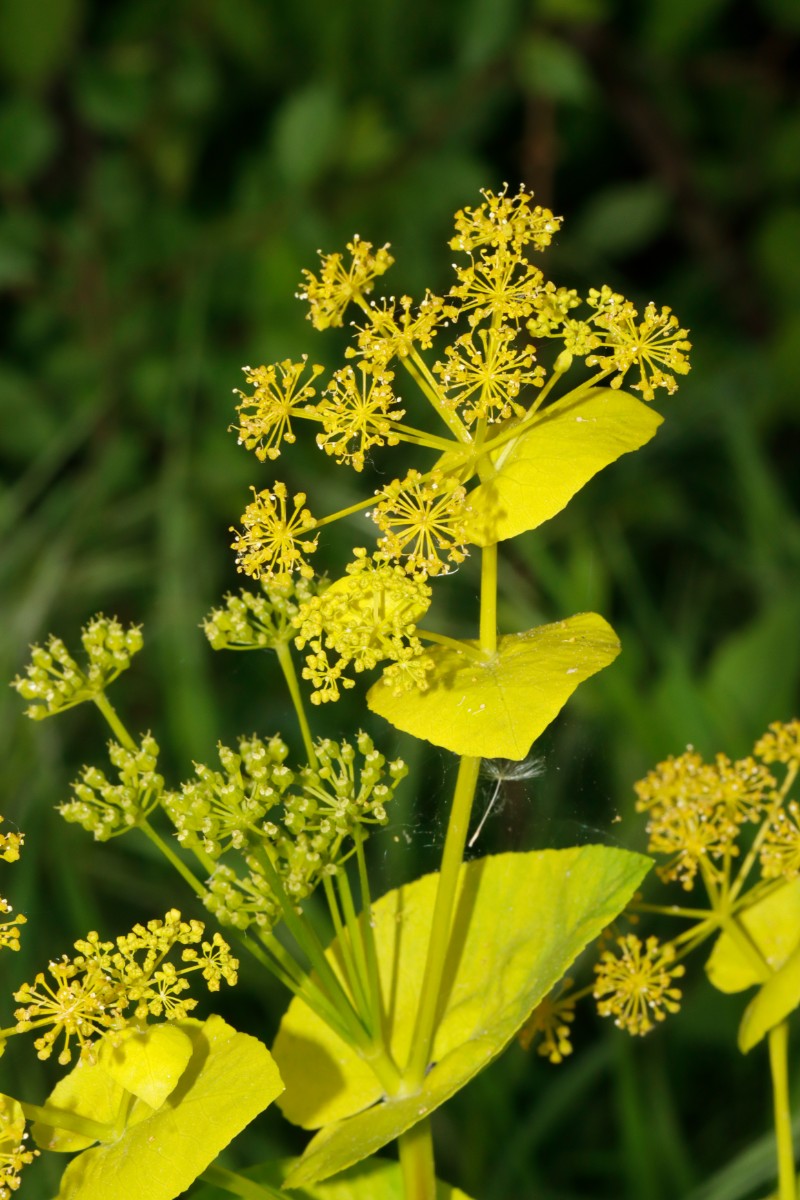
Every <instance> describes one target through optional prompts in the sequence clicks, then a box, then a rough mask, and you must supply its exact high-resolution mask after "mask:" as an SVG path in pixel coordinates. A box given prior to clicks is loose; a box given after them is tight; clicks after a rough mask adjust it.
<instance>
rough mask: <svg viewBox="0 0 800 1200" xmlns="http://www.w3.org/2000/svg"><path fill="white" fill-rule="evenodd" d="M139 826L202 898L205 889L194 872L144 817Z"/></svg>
mask: <svg viewBox="0 0 800 1200" xmlns="http://www.w3.org/2000/svg"><path fill="white" fill-rule="evenodd" d="M139 828H140V829H141V831H142V833H143V834H144V835H145V837H146V838H148V839H149V840H150V841H151V842H152V843H153V845H154V846H157V847H158V849H159V850H160V851H161V853H162V854H163V855H164V857H165V858H166V859H167V861H168V862H169V863H170V864H171V866H173V867H174V868H175V870H176V871H177V872H178V874H179V875H180V876H181V877H182V878H183V879H184V880H185V881H186V882H187V883H188V885H189V887H190V888H191V889H192V891H193V892H194V894H195V895H196V896H199V897H200V898H201V899H202V898H203V896H205V894H206V889H205V888H204V887H203V885H202V883H201V882H200V880H199V879H198V878H197V876H196V875H195V874H194V872H193V871H191V870H190V869H189V867H187V865H186V863H185V862H183V860H182V859H181V858H179V857H178V855H177V854H176V853H175V851H174V850H173V849H172V847H171V846H170V845H169V843H168V842H165V841H164V839H163V838H162V837H161V835H160V834H158V833H156V831H155V829H153V826H152V825H151V824H150V822H149V821H148V820H146V819H145V820H142V821H140V822H139Z"/></svg>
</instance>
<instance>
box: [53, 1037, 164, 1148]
mask: <svg viewBox="0 0 800 1200" xmlns="http://www.w3.org/2000/svg"><path fill="white" fill-rule="evenodd" d="M124 1095H125V1089H124V1088H123V1087H122V1086H121V1085H120V1084H119V1083H117V1081H116V1080H115V1079H112V1078H111V1076H110V1075H109V1074H108V1072H107V1071H104V1070H103V1069H102V1067H100V1066H98V1064H97V1063H92V1062H89V1061H88V1060H87V1059H80V1060H79V1061H78V1063H77V1065H76V1066H74V1067H73V1069H72V1070H71V1071H70V1073H69V1074H68V1075H65V1076H64V1078H63V1079H59V1081H58V1083H57V1084H56V1085H55V1087H54V1088H53V1090H52V1092H51V1093H50V1095H49V1096H48V1097H47V1105H48V1107H49V1108H53V1109H62V1110H63V1111H65V1112H69V1113H73V1114H74V1115H76V1116H79V1117H89V1118H90V1120H92V1121H99V1122H100V1123H101V1124H105V1125H108V1126H113V1124H114V1121H115V1119H116V1116H117V1113H118V1112H119V1111H120V1105H121V1104H122V1102H123V1099H124ZM134 1107H135V1108H136V1109H137V1113H138V1112H139V1111H142V1110H143V1109H144V1107H145V1106H144V1105H143V1104H142V1105H141V1107H140V1106H139V1105H135V1106H134ZM147 1107H148V1109H149V1106H147ZM31 1134H32V1135H33V1140H34V1141H35V1142H36V1145H37V1146H41V1147H42V1149H43V1150H56V1151H58V1152H60V1153H65V1154H74V1153H75V1151H77V1150H85V1149H86V1147H87V1146H91V1145H93V1144H94V1142H95V1141H96V1140H97V1139H96V1138H94V1137H84V1136H82V1135H81V1134H79V1133H73V1132H71V1131H70V1130H68V1129H58V1128H54V1127H53V1126H52V1125H45V1124H44V1123H43V1122H40V1121H36V1122H34V1124H33V1125H32V1126H31Z"/></svg>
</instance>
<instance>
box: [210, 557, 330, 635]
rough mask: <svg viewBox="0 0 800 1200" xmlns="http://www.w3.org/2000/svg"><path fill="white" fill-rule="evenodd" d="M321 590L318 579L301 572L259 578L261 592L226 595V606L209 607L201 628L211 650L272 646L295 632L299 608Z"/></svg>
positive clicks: (241, 592)
mask: <svg viewBox="0 0 800 1200" xmlns="http://www.w3.org/2000/svg"><path fill="white" fill-rule="evenodd" d="M319 590H320V584H319V582H318V581H315V582H311V581H309V580H308V579H305V578H304V577H303V576H302V575H297V576H291V575H273V576H264V577H262V579H261V593H260V594H257V593H256V592H247V591H244V590H243V591H240V593H239V595H238V596H232V595H228V596H226V597H225V607H224V608H215V609H212V610H211V612H210V613H209V615H208V616H207V617H206V619H205V621H204V622H203V631H204V633H205V635H206V637H207V638H208V640H209V642H210V643H211V646H212V648H213V649H214V650H274V649H275V647H276V646H278V645H281V644H282V645H287V644H288V643H289V642H291V640H292V639H293V637H294V636H295V633H296V630H295V628H294V621H295V618H296V617H297V614H298V613H299V611H300V608H301V606H302V605H303V604H306V603H307V602H308V601H309V600H310V599H311V597H312V596H315V595H316V594H317V593H318V592H319Z"/></svg>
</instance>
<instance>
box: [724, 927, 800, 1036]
mask: <svg viewBox="0 0 800 1200" xmlns="http://www.w3.org/2000/svg"><path fill="white" fill-rule="evenodd" d="M798 1005H800V945H799V946H798V947H797V949H796V950H795V951H794V953H793V954H791V955H790V956H789V958H788V959H787V960H786V962H785V963H784V964H783V966H782V967H781V969H780V970H779V971H776V972H775V974H774V975H773V976H772V978H771V979H769V980H768V981H767V982H766V983H765V984H764V986H763V987H762V988H759V990H758V992H757V993H756V995H755V996H754V998H753V999H752V1000H751V1001H750V1003H749V1005H748V1006H747V1008H746V1009H745V1014H744V1016H743V1017H742V1023H741V1025H740V1026H739V1049H740V1050H741V1052H742V1054H747V1051H748V1050H752V1049H753V1046H757V1045H758V1043H759V1042H760V1041H761V1039H762V1038H763V1037H766V1035H767V1034H768V1033H769V1031H770V1029H772V1028H773V1027H774V1026H775V1025H779V1024H780V1023H781V1021H784V1020H785V1019H786V1017H788V1015H789V1013H791V1012H794V1010H795V1009H796V1008H797V1007H798Z"/></svg>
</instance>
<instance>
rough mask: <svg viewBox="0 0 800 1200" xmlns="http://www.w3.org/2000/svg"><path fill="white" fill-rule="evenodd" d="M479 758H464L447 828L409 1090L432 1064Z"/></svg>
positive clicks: (408, 1073)
mask: <svg viewBox="0 0 800 1200" xmlns="http://www.w3.org/2000/svg"><path fill="white" fill-rule="evenodd" d="M480 765H481V760H480V759H479V758H466V757H464V758H462V759H461V762H460V763H459V767H458V778H457V779H456V787H455V792H454V794H453V806H452V808H451V810H450V820H449V821H448V825H447V837H446V838H445V843H444V851H443V853H442V866H441V870H440V872H439V883H438V886H437V889H436V901H435V903H434V907H433V920H432V922H431V934H430V941H429V942H428V958H427V961H426V963H425V974H424V977H423V980H422V988H421V993H420V1003H419V1009H418V1010H417V1021H416V1025H415V1028H414V1037H413V1039H412V1042H411V1047H412V1049H411V1056H410V1058H409V1062H408V1067H407V1069H406V1071H405V1074H404V1076H403V1078H404V1080H405V1083H406V1086H407V1087H409V1089H413V1088H415V1087H419V1085H420V1084H421V1083H422V1080H423V1079H424V1078H425V1072H426V1070H427V1067H428V1063H429V1062H430V1054H431V1048H432V1046H433V1038H434V1034H435V1032H436V1019H437V1017H438V1015H439V1011H438V1010H439V999H440V993H441V986H442V977H443V975H444V965H445V961H446V958H447V951H448V948H449V945H450V930H451V928H452V924H453V910H454V908H455V899H456V889H457V887H458V875H459V871H460V870H461V863H462V860H463V857H464V846H465V845H466V841H467V831H468V829H469V818H470V814H471V812H472V801H473V798H474V796H475V788H476V786H477V783H478V771H479V769H480Z"/></svg>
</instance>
